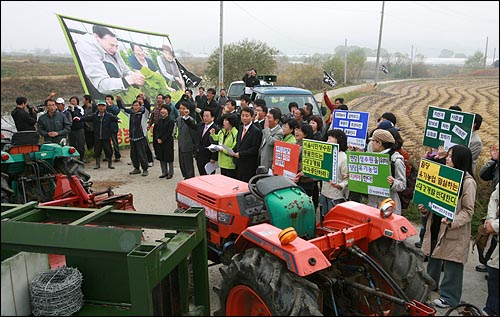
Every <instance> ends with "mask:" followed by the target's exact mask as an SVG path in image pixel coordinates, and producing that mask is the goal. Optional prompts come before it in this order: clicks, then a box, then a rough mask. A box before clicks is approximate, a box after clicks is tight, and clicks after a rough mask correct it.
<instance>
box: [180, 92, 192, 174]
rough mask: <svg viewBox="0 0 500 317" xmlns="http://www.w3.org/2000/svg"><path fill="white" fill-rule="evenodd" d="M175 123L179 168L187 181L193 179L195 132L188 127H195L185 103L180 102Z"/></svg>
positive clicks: (188, 107) (187, 105) (188, 106)
mask: <svg viewBox="0 0 500 317" xmlns="http://www.w3.org/2000/svg"><path fill="white" fill-rule="evenodd" d="M175 121H176V124H177V128H178V133H177V140H178V143H177V145H178V148H179V154H178V155H179V166H180V168H181V172H182V176H183V177H184V179H188V178H191V177H194V164H193V156H194V151H195V146H196V135H195V134H196V131H195V130H193V129H190V128H189V126H190V125H193V126H196V123H195V121H194V119H193V118H192V117H191V116H190V105H189V103H188V102H187V101H182V102H181V104H180V105H179V117H178V118H177V119H176V120H175Z"/></svg>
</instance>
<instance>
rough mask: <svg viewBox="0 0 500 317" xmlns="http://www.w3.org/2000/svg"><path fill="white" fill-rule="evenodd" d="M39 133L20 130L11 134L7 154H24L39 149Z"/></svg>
mask: <svg viewBox="0 0 500 317" xmlns="http://www.w3.org/2000/svg"><path fill="white" fill-rule="evenodd" d="M39 141H40V135H39V134H38V132H36V131H21V132H15V133H14V134H12V139H11V142H12V143H11V145H10V148H9V149H8V151H9V154H24V153H32V152H38V151H39V150H40V145H39Z"/></svg>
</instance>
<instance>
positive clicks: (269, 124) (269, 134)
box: [259, 108, 283, 171]
mask: <svg viewBox="0 0 500 317" xmlns="http://www.w3.org/2000/svg"><path fill="white" fill-rule="evenodd" d="M280 119H281V110H280V109H279V108H272V109H271V110H269V112H268V113H267V115H266V118H265V119H264V129H262V143H261V145H260V150H259V154H260V165H262V166H264V167H265V168H266V171H268V170H269V169H271V168H272V167H273V154H274V142H275V141H281V140H283V129H282V128H281V126H280V125H279V123H280Z"/></svg>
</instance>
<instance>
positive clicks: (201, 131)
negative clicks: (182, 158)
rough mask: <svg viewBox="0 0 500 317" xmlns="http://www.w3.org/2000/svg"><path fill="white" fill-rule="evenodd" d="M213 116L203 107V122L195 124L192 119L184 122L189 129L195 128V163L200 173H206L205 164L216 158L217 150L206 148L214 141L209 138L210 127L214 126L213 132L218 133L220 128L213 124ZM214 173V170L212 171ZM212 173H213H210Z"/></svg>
mask: <svg viewBox="0 0 500 317" xmlns="http://www.w3.org/2000/svg"><path fill="white" fill-rule="evenodd" d="M214 120H215V116H214V113H213V112H212V110H210V109H205V110H204V111H203V123H200V124H198V125H197V126H196V125H194V124H193V122H192V121H186V124H187V125H188V126H189V127H190V128H191V129H196V136H197V140H196V141H195V144H196V145H195V153H196V155H195V156H196V165H198V172H199V173H200V175H207V172H206V170H205V165H206V164H207V163H209V162H210V163H215V162H216V161H217V159H218V153H217V152H211V151H210V150H209V149H207V147H208V146H210V144H212V143H214V142H213V141H212V139H211V138H210V129H212V128H214V129H215V133H218V132H219V130H220V128H219V127H218V126H216V125H215V124H214ZM214 173H215V171H214ZM212 174H213V173H212Z"/></svg>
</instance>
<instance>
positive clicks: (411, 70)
mask: <svg viewBox="0 0 500 317" xmlns="http://www.w3.org/2000/svg"><path fill="white" fill-rule="evenodd" d="M410 78H413V45H412V46H411V55H410Z"/></svg>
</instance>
